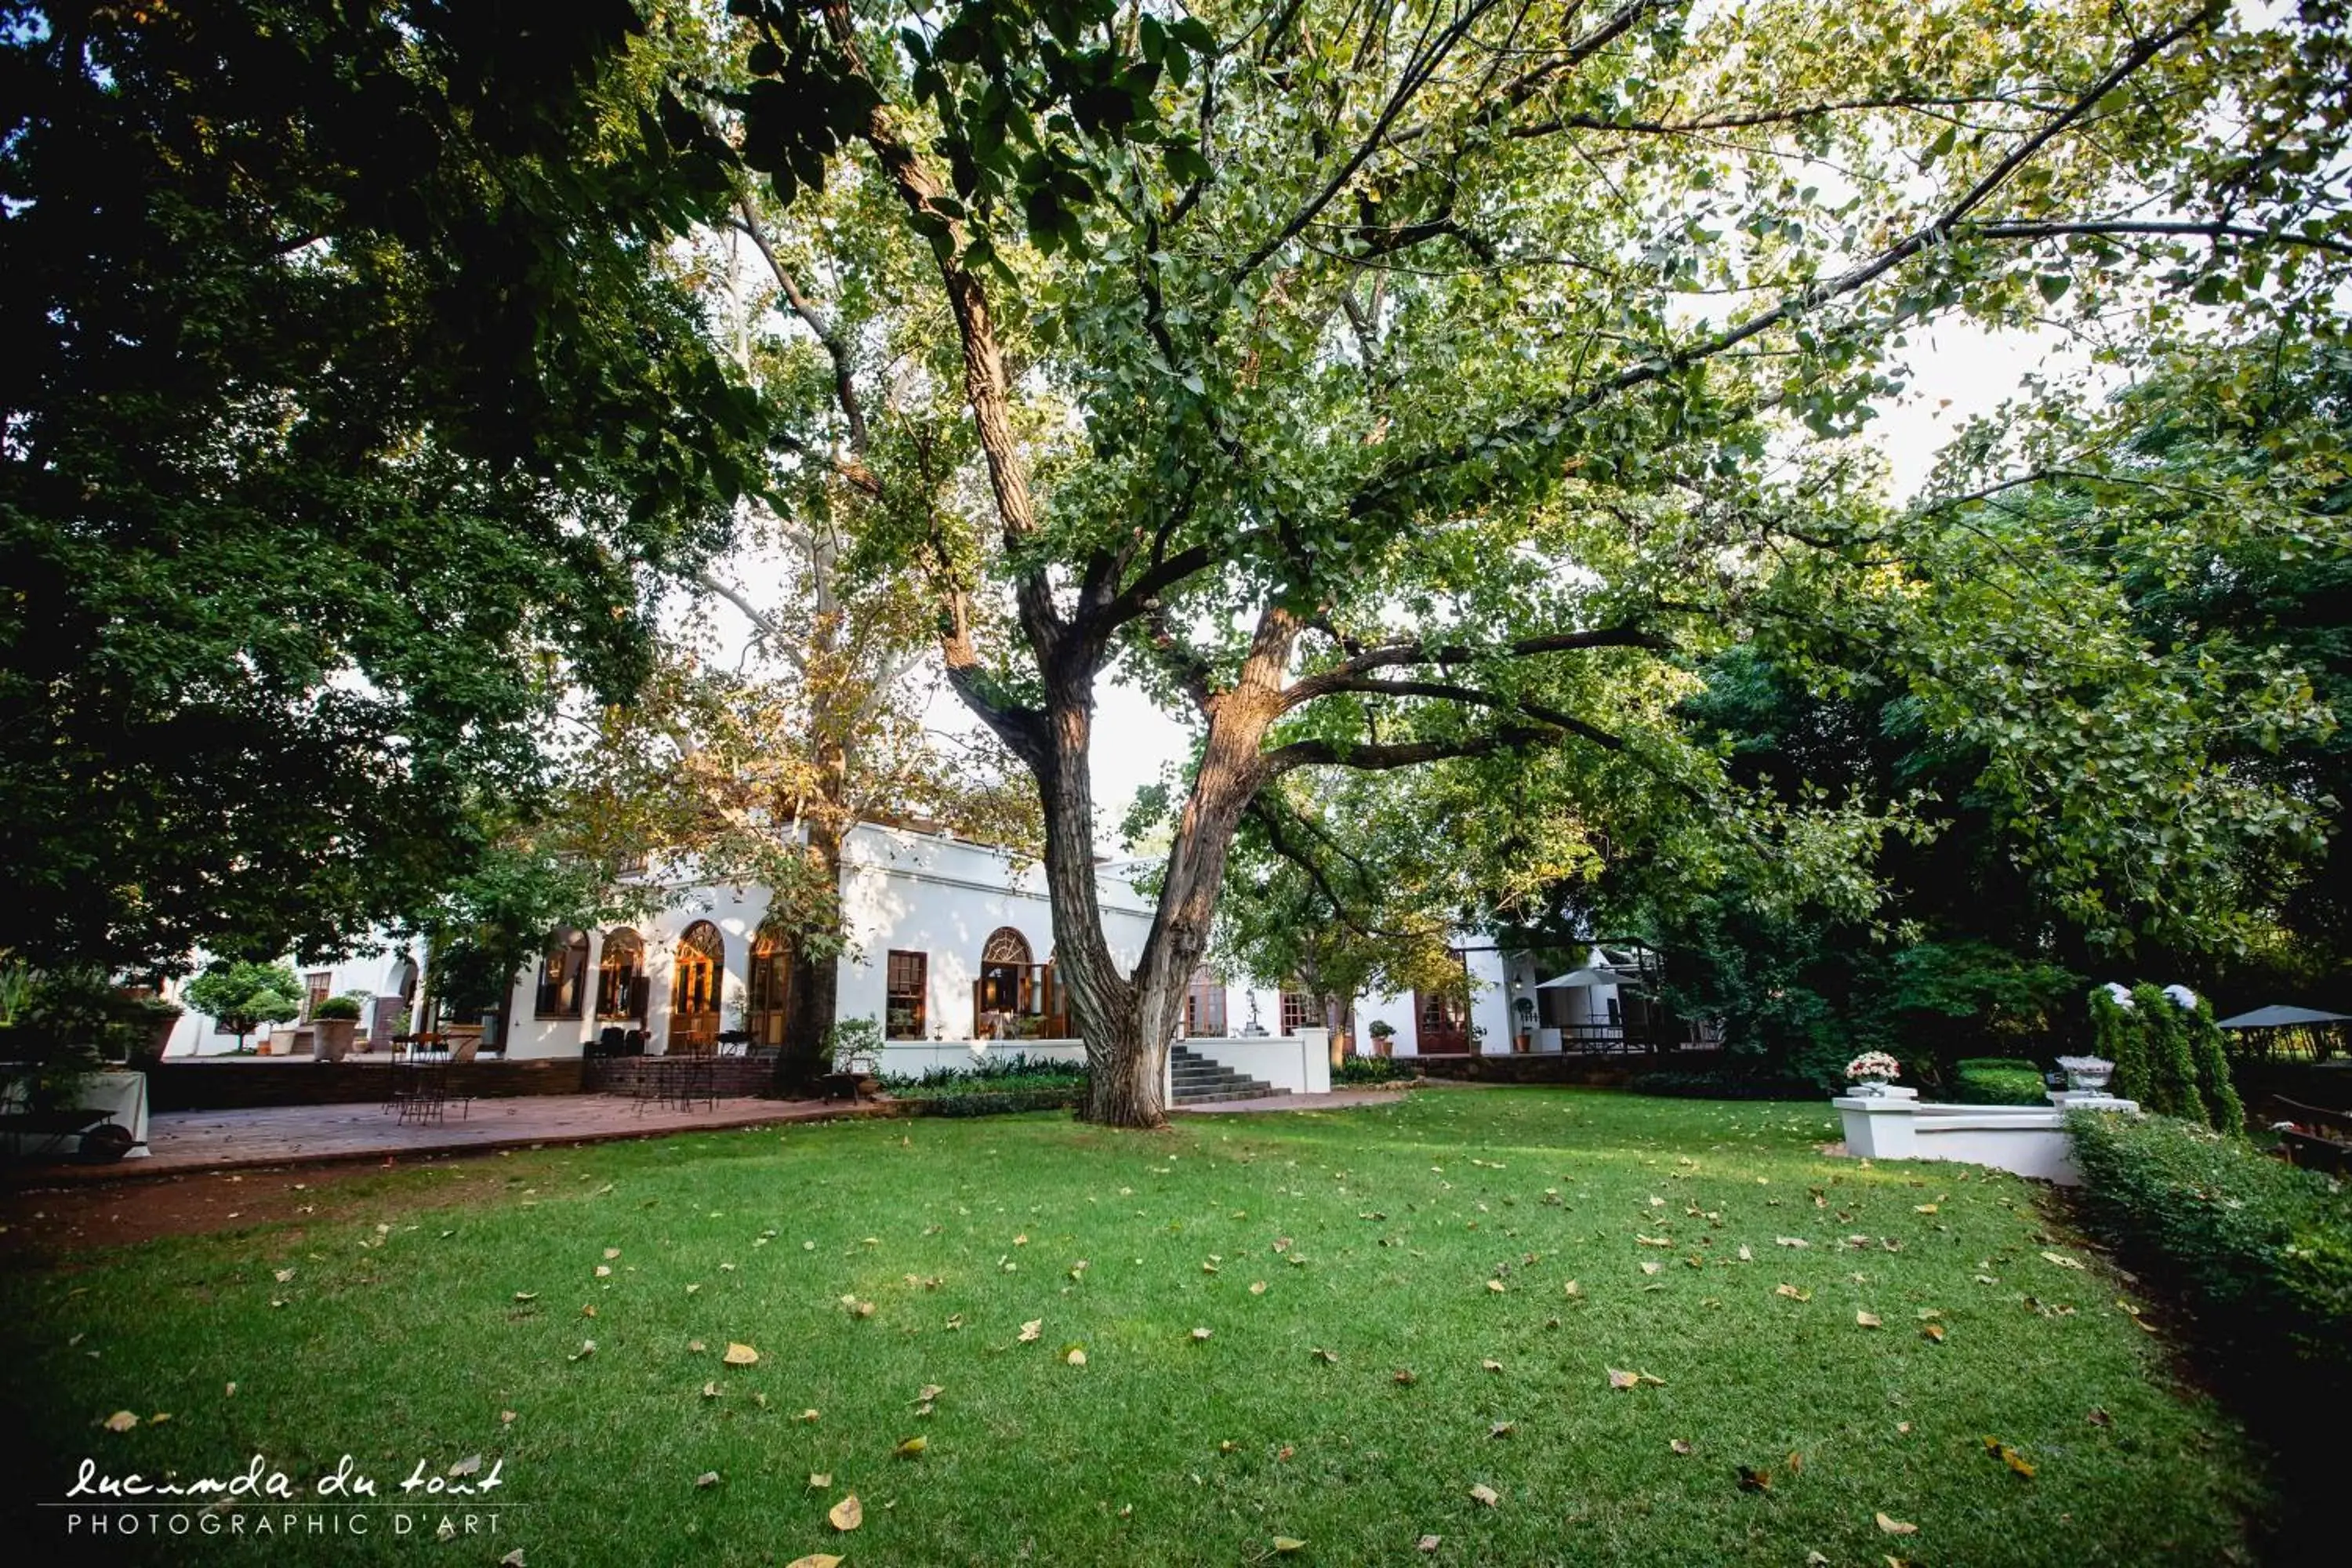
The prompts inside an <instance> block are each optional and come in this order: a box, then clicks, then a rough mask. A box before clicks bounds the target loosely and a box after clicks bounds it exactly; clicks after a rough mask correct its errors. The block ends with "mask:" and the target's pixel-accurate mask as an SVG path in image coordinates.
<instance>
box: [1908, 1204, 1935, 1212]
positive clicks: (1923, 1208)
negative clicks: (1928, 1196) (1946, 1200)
mask: <svg viewBox="0 0 2352 1568" xmlns="http://www.w3.org/2000/svg"><path fill="white" fill-rule="evenodd" d="M1911 1212H1912V1213H1913V1214H1934V1213H1935V1212H1936V1205H1934V1204H1915V1205H1912V1208H1911Z"/></svg>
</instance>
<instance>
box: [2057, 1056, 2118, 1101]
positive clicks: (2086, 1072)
mask: <svg viewBox="0 0 2352 1568" xmlns="http://www.w3.org/2000/svg"><path fill="white" fill-rule="evenodd" d="M2058 1066H2059V1068H2060V1070H2061V1071H2063V1072H2064V1073H2065V1075H2066V1091H2067V1092H2068V1093H2069V1094H2104V1093H2105V1092H2106V1089H2107V1080H2108V1079H2111V1078H2113V1077H2115V1074H2116V1064H2115V1063H2113V1062H2111V1061H2108V1060H2106V1059H2105V1058H2103V1057H2060V1058H2058Z"/></svg>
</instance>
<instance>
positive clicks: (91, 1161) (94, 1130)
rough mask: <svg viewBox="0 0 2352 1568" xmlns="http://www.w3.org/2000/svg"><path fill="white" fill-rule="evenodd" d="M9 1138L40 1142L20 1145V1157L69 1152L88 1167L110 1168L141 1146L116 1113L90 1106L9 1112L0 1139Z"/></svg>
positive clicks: (2, 1120)
mask: <svg viewBox="0 0 2352 1568" xmlns="http://www.w3.org/2000/svg"><path fill="white" fill-rule="evenodd" d="M9 1135H14V1136H15V1137H16V1138H18V1139H21V1140H25V1141H26V1142H27V1143H29V1142H30V1141H31V1140H36V1139H37V1140H40V1141H41V1142H39V1143H38V1144H37V1145H33V1146H21V1145H20V1148H19V1151H18V1152H19V1154H20V1156H21V1157H24V1158H28V1159H30V1158H39V1157H43V1156H47V1157H55V1156H57V1155H58V1154H62V1153H65V1152H68V1149H70V1151H71V1153H72V1157H73V1158H74V1159H77V1160H79V1161H80V1162H81V1163H83V1164H85V1165H110V1164H112V1163H114V1162H115V1161H117V1160H120V1159H121V1158H122V1157H123V1156H124V1155H125V1154H128V1153H130V1152H131V1150H132V1149H133V1148H135V1147H137V1145H138V1140H137V1139H136V1138H134V1137H133V1136H131V1129H130V1128H128V1127H125V1126H124V1125H122V1123H121V1122H120V1121H116V1120H115V1119H114V1112H113V1111H111V1110H100V1109H97V1108H94V1107H89V1106H81V1107H72V1106H67V1107H61V1108H59V1109H58V1110H15V1111H10V1112H7V1113H6V1114H5V1115H0V1137H5V1136H9Z"/></svg>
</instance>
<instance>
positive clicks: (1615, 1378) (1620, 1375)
mask: <svg viewBox="0 0 2352 1568" xmlns="http://www.w3.org/2000/svg"><path fill="white" fill-rule="evenodd" d="M1641 1381H1642V1374H1641V1373H1637V1372H1619V1371H1618V1370H1617V1369H1616V1368H1615V1367H1613V1366H1612V1367H1611V1368H1610V1369H1609V1386H1610V1387H1612V1388H1631V1387H1633V1385H1634V1384H1638V1383H1640V1382H1641Z"/></svg>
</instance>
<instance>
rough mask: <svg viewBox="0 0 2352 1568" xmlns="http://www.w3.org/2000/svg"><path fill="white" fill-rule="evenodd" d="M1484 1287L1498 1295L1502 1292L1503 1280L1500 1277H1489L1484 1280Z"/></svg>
mask: <svg viewBox="0 0 2352 1568" xmlns="http://www.w3.org/2000/svg"><path fill="white" fill-rule="evenodd" d="M1486 1289H1489V1290H1492V1291H1493V1292H1495V1294H1496V1295H1497V1296H1499V1295H1501V1294H1502V1293H1503V1282H1502V1281H1501V1280H1500V1279H1489V1280H1487V1281H1486Z"/></svg>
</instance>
